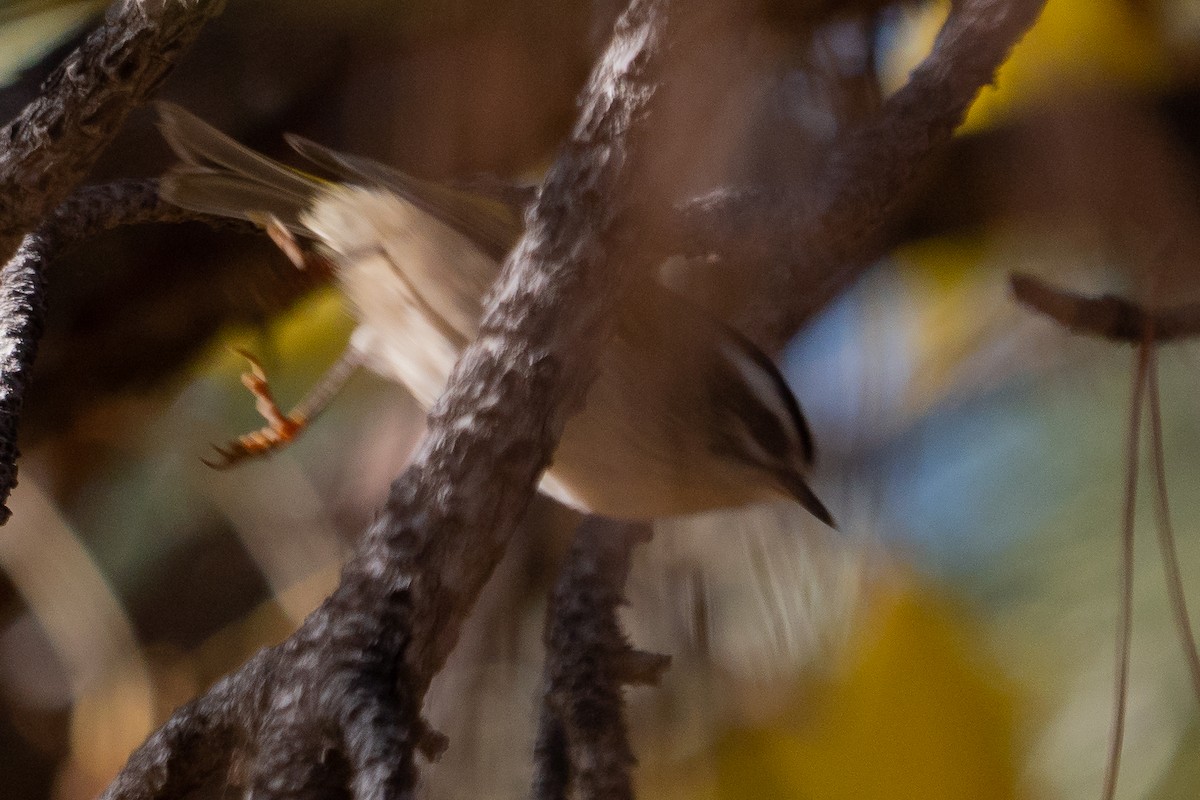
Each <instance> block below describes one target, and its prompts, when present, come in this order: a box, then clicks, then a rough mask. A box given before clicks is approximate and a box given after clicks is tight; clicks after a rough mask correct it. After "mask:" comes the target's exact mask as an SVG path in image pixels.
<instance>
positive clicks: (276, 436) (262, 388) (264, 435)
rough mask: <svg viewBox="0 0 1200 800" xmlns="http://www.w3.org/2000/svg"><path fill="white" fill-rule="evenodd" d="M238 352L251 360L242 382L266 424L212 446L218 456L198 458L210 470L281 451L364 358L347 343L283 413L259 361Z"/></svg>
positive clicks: (330, 398) (323, 405) (302, 429)
mask: <svg viewBox="0 0 1200 800" xmlns="http://www.w3.org/2000/svg"><path fill="white" fill-rule="evenodd" d="M237 352H238V353H239V354H240V355H241V356H242V357H243V358H245V359H246V360H247V361H249V362H250V371H249V372H244V373H242V385H244V386H245V387H246V388H247V389H249V390H250V393H251V394H253V395H254V397H255V407H256V408H257V409H258V413H259V414H261V415H262V416H263V419H265V420H266V421H267V424H266V425H264V426H263V427H261V428H259V429H258V430H256V431H251V432H250V433H247V434H244V435H242V436H239V437H238V438H236V439H234V440H233V441H231V442H229V443H227V444H225V445H223V446H221V445H213V449H214V450H216V451H217V454H218V455H219V456H220V458H219V459H215V460H209V459H201V460H202V461H203V462H204V463H205V464H206V465H208V466H210V467H212V468H213V469H228V468H229V467H232V466H234V465H235V464H238V463H240V462H242V461H245V460H246V459H249V458H254V457H256V456H262V455H266V454H267V453H271V452H274V451H276V450H281V449H282V448H284V447H285V446H287V445H288V444H290V443H291V442H292V441H294V440H295V439H296V438H297V437H298V436H299V435H300V434H301V433H302V432H303V431H304V429H305V428H307V427H308V425H309V424H310V423H311V422H312V421H313V420H314V419H316V418H317V417H318V416H319V415H320V413H321V412H322V411H324V410H325V408H326V407H327V406H328V405H329V403H330V401H331V400H333V398H334V396H336V395H337V393H338V392H339V391H341V389H342V387H343V386H345V385H346V381H348V380H349V379H350V376H351V375H353V374H354V371H355V370H356V369H357V368H358V367H359V366H361V365H362V361H363V356H362V353H361V352H360V351H359V350H358V348H356V347H354V346H353V345H349V346H347V347H346V349H345V351H344V352H343V353H342V355H341V356H340V357H339V358H338V360H337V362H336V363H334V365H333V366H332V367H330V368H329V369H328V370H326V372H325V374H324V375H322V376H321V379H320V380H319V381H317V384H316V385H315V386H314V387H313V388H312V389H311V390H309V392H308V394H307V395H305V396H304V399H303V400H301V401H300V402H299V403H298V404H297V405H296V407H295V408H293V409H292V410H291V411H290V412H288V413H286V414H285V413H283V410H282V409H281V408H280V407H279V404H278V403H276V402H275V398H274V396H272V394H271V387H270V385H269V384H268V383H267V376H266V373H264V372H263V368H262V364H260V363H259V362H258V359H256V358H255V357H254V356H252V355H250V353H248V352H246V351H245V350H240V349H239V350H237Z"/></svg>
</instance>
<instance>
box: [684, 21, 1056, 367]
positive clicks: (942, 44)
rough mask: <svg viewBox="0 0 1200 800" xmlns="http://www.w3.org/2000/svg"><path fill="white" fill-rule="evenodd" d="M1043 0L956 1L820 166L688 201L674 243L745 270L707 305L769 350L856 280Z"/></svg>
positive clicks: (879, 251)
mask: <svg viewBox="0 0 1200 800" xmlns="http://www.w3.org/2000/svg"><path fill="white" fill-rule="evenodd" d="M1044 2H1045V0H960V2H958V3H957V4H955V6H954V10H953V11H952V12H951V14H950V16H949V18H948V19H947V20H946V23H945V25H944V26H943V28H942V30H941V33H940V34H939V36H938V38H937V42H936V44H935V45H934V48H933V51H932V52H931V53H930V54H929V56H928V57H927V58H926V59H925V60H924V61H923V62H922V63H921V65H920V66H919V67H918V68H917V69H916V70H914V71H913V73H912V75H911V77H910V78H909V81H908V83H907V84H906V85H905V86H904V87H902V88H901V89H900V90H899V91H897V92H896V93H895V94H894V95H893V96H892V97H890V98H889V99H888V100H887V102H886V103H884V105H883V108H882V109H881V110H880V113H879V115H878V116H877V118H876V119H874V120H873V121H871V122H868V123H866V124H864V125H863V126H862V127H861V128H860V129H858V130H857V131H852V132H850V133H849V134H848V135H846V136H844V137H842V138H840V139H839V141H838V144H837V145H836V146H835V147H834V149H833V151H832V152H831V153H830V155H829V157H828V159H827V161H826V163H827V167H826V169H825V170H824V173H823V174H822V175H819V176H816V179H815V180H813V178H812V176H788V179H789V181H790V183H789V184H788V185H786V186H784V187H782V188H777V189H774V190H769V191H759V190H754V189H748V190H740V191H739V190H731V191H721V192H717V193H715V194H712V195H709V196H706V197H702V198H699V199H698V200H695V201H693V202H692V203H691V204H690V205H688V206H687V207H685V208H684V210H683V218H682V220H681V225H680V228H679V230H678V231H677V235H678V239H677V241H675V242H673V243H674V244H676V246H677V247H678V248H679V249H680V250H681V251H685V252H687V253H689V254H693V255H706V254H709V253H720V254H722V255H723V256H725V257H726V258H727V259H728V260H729V262H730V263H731V264H732V265H733V267H734V269H735V270H736V274H737V276H738V279H739V281H740V280H742V279H745V281H744V282H745V287H744V288H741V289H739V290H738V292H737V293H736V295H735V299H734V300H733V301H732V302H731V301H730V300H729V299H728V295H729V291H730V286H729V284H730V283H732V281H729V280H726V281H719V282H718V283H720V284H721V285H720V287H719V288H715V289H714V292H713V296H711V297H709V298H707V299H708V300H709V301H710V302H709V304H710V306H712V307H713V308H715V309H717V310H718V311H721V312H722V313H723V314H724V315H725V316H728V317H730V318H731V321H732V322H733V323H734V324H735V326H736V327H738V328H739V329H740V330H742V331H744V332H745V333H747V334H748V335H750V336H751V338H753V339H754V340H755V341H756V342H757V343H759V344H760V345H762V346H763V347H765V348H766V349H768V350H769V351H774V350H777V349H778V348H779V347H781V346H782V345H783V344H784V343H785V342H786V341H787V340H788V339H789V338H790V337H791V336H792V334H794V333H795V332H796V330H798V329H799V328H800V326H801V325H803V324H804V322H805V321H806V320H808V319H809V318H810V317H811V316H812V315H813V314H814V313H816V312H817V311H818V310H820V309H821V308H822V307H824V306H825V304H826V303H828V302H829V301H830V300H831V299H832V298H833V297H835V296H836V295H837V294H838V293H839V292H841V291H842V290H843V289H845V288H846V287H847V286H849V285H850V283H852V282H853V281H854V280H855V279H856V278H857V277H858V276H859V275H860V274H861V273H862V272H863V270H864V269H865V268H866V267H867V266H868V265H869V264H870V263H871V261H872V260H873V259H875V258H876V257H878V256H879V255H880V254H881V252H882V250H883V248H884V246H885V242H884V240H883V236H884V233H885V230H884V229H885V226H886V225H887V223H888V222H889V221H891V219H892V217H893V215H894V212H895V210H896V208H897V206H898V205H899V203H900V202H901V201H902V200H903V199H904V197H905V194H906V192H907V191H908V190H909V189H910V188H911V187H912V186H913V184H914V182H915V181H916V180H917V179H918V178H919V177H920V176H921V174H922V171H923V170H924V168H925V167H926V165H927V164H928V163H929V159H930V156H931V155H932V154H934V153H935V152H936V151H937V150H938V149H939V148H940V147H941V146H942V145H944V144H945V143H947V142H948V141H949V140H950V138H951V136H952V135H953V132H954V129H955V128H956V127H957V126H958V125H959V124H960V123H961V122H962V120H963V117H964V116H965V114H966V112H967V109H968V108H969V107H970V104H971V102H972V101H973V100H974V99H975V97H976V96H977V95H978V93H979V91H980V89H982V88H983V87H984V86H986V85H987V84H989V83H990V82H991V81H992V79H993V77H994V75H995V72H996V70H997V69H998V68H999V66H1000V65H1001V64H1002V63H1003V62H1004V59H1005V58H1006V57H1007V55H1008V53H1009V50H1010V49H1011V48H1012V47H1013V45H1014V44H1015V43H1016V41H1017V40H1018V39H1020V37H1021V36H1022V35H1023V34H1024V33H1025V31H1026V30H1027V29H1028V28H1029V27H1030V26H1031V25H1032V24H1033V22H1034V20H1035V19H1037V16H1038V14H1039V13H1040V12H1041V9H1042V6H1043V5H1044ZM717 292H720V293H721V294H717ZM723 295H724V297H723ZM781 298H788V299H787V301H781Z"/></svg>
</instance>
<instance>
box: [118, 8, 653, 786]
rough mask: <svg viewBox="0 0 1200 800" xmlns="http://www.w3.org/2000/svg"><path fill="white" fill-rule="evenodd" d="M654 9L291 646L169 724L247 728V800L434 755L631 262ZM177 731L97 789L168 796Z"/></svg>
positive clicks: (352, 782) (626, 21)
mask: <svg viewBox="0 0 1200 800" xmlns="http://www.w3.org/2000/svg"><path fill="white" fill-rule="evenodd" d="M665 6H666V2H665V0H634V2H633V3H632V4H631V5H630V8H629V10H628V11H627V12H626V14H625V15H624V16H623V17H622V19H621V21H620V22H619V23H618V25H617V28H616V31H615V33H614V36H613V40H612V43H611V44H610V46H609V49H608V51H607V53H606V55H605V57H604V58H603V59H602V61H601V62H600V64H599V66H598V67H597V69H596V71H595V72H594V73H593V76H592V78H591V80H590V81H589V83H588V85H587V87H586V88H585V90H584V92H583V95H582V98H581V112H580V119H579V122H578V123H577V125H576V127H575V130H574V132H573V134H572V136H571V138H570V140H569V141H568V142H567V143H566V145H565V147H564V148H563V150H562V152H561V153H560V154H559V156H558V158H557V159H556V161H555V163H554V166H553V167H552V168H551V170H550V172H549V174H548V176H547V178H546V181H545V183H544V186H543V189H542V191H541V193H540V194H539V196H538V200H537V202H536V204H535V205H534V206H533V207H532V209H531V210H530V212H529V214H528V216H527V223H528V224H527V227H526V233H525V235H524V237H523V238H522V240H521V242H520V243H519V244H518V245H517V247H516V249H515V250H514V252H513V253H512V255H510V257H509V258H508V260H507V261H506V263H505V267H504V269H503V271H502V273H501V276H500V278H499V280H498V282H497V285H496V287H495V288H494V290H493V292H492V295H491V296H490V298H489V301H488V303H487V312H486V313H485V315H484V318H483V322H482V324H481V328H480V334H479V338H478V340H477V341H476V342H475V343H474V344H473V345H472V346H471V347H469V348H468V349H467V351H466V352H465V353H464V354H463V356H462V358H461V359H460V360H459V363H458V365H457V366H456V368H455V370H454V373H453V374H452V376H451V378H450V383H449V387H448V389H447V391H446V393H445V394H444V395H443V397H442V398H441V400H440V401H439V402H438V403H437V405H436V406H435V408H434V409H433V411H432V413H431V414H430V418H429V432H428V434H427V436H426V438H425V440H424V443H423V444H422V446H421V449H420V450H419V452H418V454H417V456H416V458H415V460H414V462H413V464H412V466H411V467H410V468H409V469H408V470H407V471H406V472H405V473H404V474H403V475H402V476H401V477H400V478H399V479H398V480H397V481H396V482H395V483H394V484H393V486H392V490H391V493H390V496H389V498H388V501H387V504H386V506H385V508H384V509H383V511H382V512H381V513H380V515H379V517H378V519H377V520H376V522H375V523H374V524H373V525H372V526H371V527H370V529H369V530H368V531H367V533H366V535H365V536H364V537H363V540H362V542H361V544H360V546H359V550H358V552H357V554H356V555H355V557H354V558H353V559H352V560H351V561H350V562H349V563H348V564H347V565H346V567H345V569H344V571H343V574H342V579H341V582H340V584H339V586H338V588H337V590H335V592H334V593H333V594H332V595H331V596H330V597H329V599H328V600H326V602H325V603H323V604H322V606H321V607H320V608H319V609H317V611H315V612H314V613H313V614H312V615H311V616H310V617H309V618H308V619H307V620H305V622H304V624H303V625H302V626H301V627H300V629H299V630H298V631H297V632H296V633H295V634H294V635H293V636H292V637H291V638H290V639H289V640H288V641H286V642H285V643H283V644H282V645H280V646H278V647H276V648H272V649H269V650H265V651H263V652H262V653H260V654H259V655H258V656H256V657H255V658H254V659H252V661H251V662H250V663H248V664H247V665H246V666H245V667H244V668H243V669H242V670H240V671H239V672H237V673H235V674H234V675H233V676H231V677H229V678H227V679H226V680H225V681H223V682H222V683H221V684H220V693H221V696H222V697H231V698H234V699H233V700H232V701H231V702H229V703H224V702H221V703H217V704H214V703H213V702H212V701H210V700H209V699H208V697H205V698H201V699H200V700H198V701H196V702H195V703H193V704H191V705H190V706H188V707H186V708H185V709H184V710H182V711H181V712H180V714H179V716H177V717H176V718H174V719H173V721H171V722H169V723H168V727H167V728H166V729H164V730H176V731H178V730H181V729H183V730H187V729H189V728H190V726H192V725H193V724H194V725H203V726H206V727H207V728H208V729H210V730H219V731H225V730H229V729H230V728H233V729H235V730H237V731H239V732H240V738H241V739H243V740H244V741H246V742H247V745H248V749H249V750H250V751H251V754H250V756H249V758H248V759H247V762H246V763H247V766H246V769H245V770H244V773H245V775H246V782H247V783H248V784H249V788H250V790H251V791H252V792H253V794H254V796H255V797H256V798H264V799H267V800H269V798H277V797H285V796H286V797H288V798H301V797H315V796H317V792H318V791H319V790H320V789H321V788H322V785H323V782H324V781H326V780H328V778H329V775H330V774H336V775H340V776H344V777H345V779H346V783H347V784H348V788H349V789H350V790H351V791H352V793H353V795H354V796H355V797H356V798H360V799H363V798H371V799H372V800H375V799H376V798H377V799H378V800H384V798H399V797H404V796H409V793H410V792H411V791H412V787H413V784H414V781H415V767H414V750H415V749H421V750H423V751H424V752H425V753H426V755H428V756H434V755H436V753H437V752H438V751H439V749H440V746H441V744H442V743H441V741H440V739H439V737H437V736H436V735H434V734H432V733H431V732H430V731H428V730H427V729H426V728H425V726H424V725H423V723H422V721H421V719H420V715H419V712H420V707H421V703H422V699H423V697H424V694H425V691H426V689H427V688H428V686H429V682H430V680H431V679H432V678H433V675H434V674H435V673H436V672H437V671H438V670H439V669H440V668H441V666H442V664H443V663H444V662H445V659H446V657H447V656H448V654H449V652H450V649H451V648H452V647H453V645H454V643H455V641H456V640H457V638H458V634H459V631H460V629H461V627H462V624H463V621H464V619H465V617H466V615H467V613H468V611H469V610H470V608H471V606H472V605H473V604H474V602H475V600H476V598H477V597H478V595H479V592H480V590H481V589H482V587H483V584H484V583H485V582H486V580H487V578H488V576H489V575H490V574H491V572H492V570H493V568H494V567H495V565H496V563H497V562H498V561H499V559H500V556H501V555H502V553H503V552H504V549H505V547H506V545H507V544H508V541H509V538H510V537H511V535H512V533H513V531H514V529H515V527H516V524H517V522H518V521H519V519H520V518H521V516H522V515H523V513H524V511H525V508H526V506H527V505H528V502H529V500H530V498H531V497H532V495H533V492H534V485H535V481H536V479H537V477H538V475H540V473H541V472H542V470H543V469H544V467H545V466H546V464H547V463H548V461H549V458H550V454H551V453H552V451H553V449H554V445H555V443H556V441H557V438H558V436H559V434H560V433H561V431H562V428H563V425H564V423H565V421H566V419H567V416H568V415H569V414H570V412H571V411H572V410H573V409H574V408H575V407H577V406H578V405H579V403H581V402H582V400H583V397H584V394H585V393H586V391H587V388H588V385H589V384H590V383H591V381H592V379H593V378H594V372H595V366H594V365H595V364H596V363H597V360H598V359H597V358H596V354H597V353H598V352H599V351H600V349H601V348H602V347H603V346H604V343H605V340H606V337H607V335H608V333H609V332H610V329H611V327H612V317H613V312H614V309H615V308H616V305H617V304H618V303H619V302H620V299H621V298H622V297H623V296H624V295H625V293H626V291H627V289H628V288H629V284H630V283H631V282H632V281H633V280H634V276H635V275H636V274H637V273H636V270H637V267H638V265H639V263H640V262H639V261H638V260H637V259H635V258H634V257H632V255H631V253H629V252H626V251H624V250H623V248H622V244H621V239H622V237H620V235H619V231H618V230H617V227H618V224H617V221H618V220H619V219H620V218H621V212H622V210H623V208H624V207H625V206H626V205H627V203H628V197H629V196H630V195H631V194H632V191H633V190H632V189H631V184H632V182H633V177H634V176H635V175H636V174H637V170H636V164H634V163H633V162H634V154H635V153H636V152H637V146H636V140H637V139H638V138H639V134H640V131H641V126H642V120H643V116H644V114H645V112H646V110H647V108H648V106H649V102H650V99H651V98H652V96H653V94H654V91H653V89H654V84H653V81H652V80H651V78H650V75H651V74H652V72H653V71H654V69H655V62H656V54H657V53H658V52H659V50H660V42H661V38H662V28H663V25H664V24H665V21H664V13H663V10H664V8H665ZM197 709H205V710H206V712H205V713H204V714H203V715H199V716H198V715H197V711H196V710H197ZM214 709H215V710H214ZM214 713H215V714H216V715H217V716H218V717H219V718H218V719H215V720H214V718H213V714H214ZM235 738H237V737H235ZM185 740H186V739H185V738H184V737H180V736H166V735H164V734H162V733H161V732H160V734H156V735H155V736H153V737H151V739H150V740H148V741H147V743H146V744H145V745H143V746H142V747H141V748H139V750H138V751H137V752H135V753H134V755H133V756H132V757H131V759H130V762H129V764H128V766H127V767H126V770H125V771H124V772H123V773H122V775H121V776H120V777H119V778H118V780H117V781H116V782H115V783H114V784H113V785H112V786H111V787H110V788H109V789H108V790H107V791H106V792H105V794H104V795H103V797H104V798H105V800H117V798H121V800H143V799H144V800H150V798H166V797H169V796H173V795H171V794H170V791H171V790H170V786H172V785H177V784H178V780H179V776H181V775H182V776H192V775H194V774H195V769H194V765H193V764H191V763H189V755H188V753H187V752H185V751H183V750H181V749H180V748H179V742H181V741H185ZM202 756H203V757H205V758H206V759H207V758H209V757H210V756H211V751H209V750H207V749H202ZM229 760H230V759H228V758H226V759H225V760H224V761H222V760H221V759H217V760H216V761H215V762H213V763H228V761H229ZM206 763H207V762H206ZM173 781H174V782H175V784H173V783H172V782H173Z"/></svg>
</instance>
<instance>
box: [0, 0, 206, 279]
mask: <svg viewBox="0 0 1200 800" xmlns="http://www.w3.org/2000/svg"><path fill="white" fill-rule="evenodd" d="M223 6H224V0H118V1H117V2H114V3H113V5H112V6H111V7H110V8H109V10H108V13H107V14H106V16H105V20H104V24H102V25H100V26H99V27H98V28H96V30H94V31H92V33H91V34H90V35H89V36H88V37H87V39H86V40H84V42H83V44H81V45H80V46H79V47H78V48H77V49H76V50H75V51H74V52H73V53H71V55H70V56H68V57H67V58H66V60H65V61H63V63H62V64H60V65H59V67H58V69H56V70H55V71H54V72H53V73H52V74H51V75H50V77H49V78H47V79H46V82H45V83H44V84H43V86H42V92H41V95H40V96H39V97H38V99H37V100H35V101H34V102H32V103H30V104H29V105H28V106H26V107H25V109H24V110H23V111H22V112H21V113H20V115H18V116H17V118H16V119H14V120H12V121H11V122H9V123H8V124H7V125H6V126H4V127H3V128H0V255H2V256H7V255H8V253H9V252H11V248H12V247H13V246H14V245H15V244H16V238H17V237H19V236H21V235H22V234H24V233H25V232H26V231H29V230H32V229H33V228H34V227H36V226H37V225H38V224H40V222H41V221H42V218H43V217H44V216H45V215H46V214H48V213H49V212H50V211H51V210H52V209H54V208H55V207H57V206H58V204H59V203H61V202H62V201H63V199H64V198H65V197H66V196H67V194H68V193H70V191H71V190H72V189H73V188H75V186H76V185H77V184H78V183H79V182H80V180H82V179H83V177H84V176H85V175H86V174H87V172H88V171H89V170H90V169H91V168H92V165H93V164H94V163H95V161H96V159H97V158H98V157H99V155H100V153H101V152H102V151H103V150H104V148H105V147H107V146H108V143H109V142H110V141H112V139H113V137H114V136H115V135H116V133H117V131H118V130H119V129H120V128H121V125H122V124H123V123H124V121H125V117H126V115H127V114H128V113H129V112H130V111H131V110H132V109H134V108H136V107H138V106H139V105H141V104H142V103H143V102H145V101H146V99H148V98H149V97H150V95H151V94H152V93H153V92H154V91H155V90H156V89H157V88H158V87H159V85H160V84H161V83H162V81H163V79H164V78H166V76H167V73H168V72H169V71H170V70H171V67H172V66H174V64H175V61H176V60H177V59H178V58H179V56H180V55H182V53H183V52H184V51H185V50H186V49H187V47H188V46H189V45H191V43H192V41H193V40H194V39H195V38H196V36H197V34H199V32H200V30H201V28H203V26H204V23H206V22H207V21H208V20H209V19H211V18H212V17H214V16H216V15H217V14H218V13H220V11H221V9H222V8H223Z"/></svg>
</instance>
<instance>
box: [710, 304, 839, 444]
mask: <svg viewBox="0 0 1200 800" xmlns="http://www.w3.org/2000/svg"><path fill="white" fill-rule="evenodd" d="M725 332H726V334H727V338H726V339H725V340H724V341H722V342H721V346H720V348H719V349H720V351H721V352H720V355H721V358H722V359H723V360H724V362H725V365H726V367H727V368H728V369H731V370H733V371H734V372H735V374H737V375H738V376H740V377H743V378H745V379H746V380H748V381H750V382H752V383H753V384H754V385H755V386H757V387H758V389H759V390H760V391H762V392H763V395H764V397H763V399H759V398H757V397H755V396H753V395H751V396H749V397H747V396H746V395H747V393H748V390H747V387H746V386H745V385H744V384H740V383H739V387H738V389H737V390H734V391H737V392H740V393H741V397H740V402H741V408H742V409H745V410H744V411H742V413H743V414H746V415H750V412H749V409H756V410H757V411H758V413H757V414H754V415H753V416H758V415H759V414H761V415H764V416H767V417H768V418H769V419H770V420H771V422H772V423H773V424H774V427H775V429H777V430H778V431H779V433H778V438H779V439H780V440H782V441H784V442H786V443H787V444H789V445H790V444H791V443H792V442H798V443H799V445H800V452H801V454H802V457H803V459H804V463H805V465H807V466H811V465H812V462H813V458H814V456H815V449H816V448H815V447H814V444H813V438H812V433H811V432H810V431H809V429H808V423H807V422H806V421H805V419H804V414H803V412H802V411H801V410H800V404H799V403H798V402H797V401H796V397H795V395H793V394H792V390H791V389H790V388H789V387H788V385H787V382H786V381H784V379H783V376H782V375H780V374H779V370H778V369H777V368H776V366H775V364H774V363H773V362H772V361H771V359H769V358H767V356H766V355H765V354H764V353H763V352H762V351H761V350H759V349H758V348H757V347H755V346H754V344H753V343H752V342H751V341H750V340H749V339H746V338H745V337H744V336H742V335H741V334H740V333H738V332H737V331H735V330H733V329H732V328H726V330H725ZM730 350H732V351H733V352H729V351H730ZM739 356H740V358H741V360H740V361H739ZM739 364H740V365H741V366H738V365H739ZM751 370H754V374H753V375H749V374H747V373H749V372H750V371H751ZM772 401H774V402H778V403H779V404H780V405H781V406H782V410H783V414H782V415H779V414H771V413H770V409H769V408H764V402H766V403H772ZM736 410H737V409H736V408H735V411H736ZM775 410H776V411H778V410H779V409H778V408H777V409H775ZM785 420H786V421H788V422H790V423H791V428H792V429H791V430H790V431H786V432H785V431H784V429H783V428H782V424H781V423H782V422H783V421H785ZM747 424H749V425H751V426H752V427H751V429H752V430H756V432H758V433H761V434H762V435H766V434H767V431H766V429H765V428H756V427H754V426H756V425H760V424H762V423H754V422H751V421H747ZM764 444H765V442H764ZM784 455H785V456H786V455H787V453H786V452H785V454H784Z"/></svg>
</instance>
